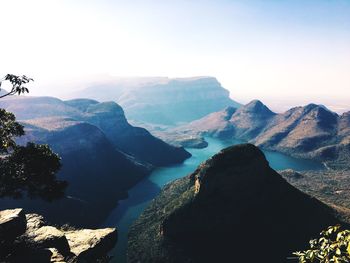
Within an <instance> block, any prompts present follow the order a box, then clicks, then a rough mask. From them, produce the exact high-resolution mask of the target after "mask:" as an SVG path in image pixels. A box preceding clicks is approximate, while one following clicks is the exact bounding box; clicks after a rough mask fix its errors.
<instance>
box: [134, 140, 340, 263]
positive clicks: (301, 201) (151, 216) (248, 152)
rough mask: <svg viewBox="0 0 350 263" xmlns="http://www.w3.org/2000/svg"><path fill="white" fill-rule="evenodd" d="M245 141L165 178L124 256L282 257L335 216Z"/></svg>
mask: <svg viewBox="0 0 350 263" xmlns="http://www.w3.org/2000/svg"><path fill="white" fill-rule="evenodd" d="M333 213H334V211H333V210H332V209H330V208H329V207H327V206H326V205H324V204H323V203H321V202H320V201H318V200H317V199H314V198H311V197H310V196H308V195H306V194H304V193H302V192H300V191H299V190H297V189H296V188H294V187H293V186H291V185H290V184H288V183H287V182H286V181H285V180H284V179H283V178H282V177H281V176H280V175H279V174H278V173H277V172H275V171H274V170H273V169H271V168H270V167H269V164H268V162H267V161H266V159H265V157H264V154H263V153H262V152H261V151H260V150H259V149H258V148H257V147H255V146H253V145H251V144H243V145H238V146H233V147H229V148H226V149H224V150H222V151H221V152H219V153H218V154H216V155H214V156H213V157H212V158H210V159H208V160H207V161H206V162H204V163H202V164H201V165H200V166H199V167H198V168H197V170H196V171H194V172H193V173H192V174H190V175H188V176H186V177H184V178H182V179H179V180H176V181H174V182H173V183H170V184H168V185H167V186H166V187H165V188H164V189H163V190H162V192H161V194H160V195H159V196H158V197H157V198H156V199H155V200H154V201H153V202H152V203H151V204H150V206H149V207H148V208H147V209H146V210H145V211H144V213H143V214H142V215H141V217H140V218H139V219H138V220H137V221H136V222H135V224H134V225H133V227H132V228H131V231H130V235H129V248H128V259H129V262H140V261H141V262H254V263H255V262H266V263H267V262H270V263H271V262H273V263H274V262H276V263H280V262H285V261H286V258H287V257H289V256H291V253H292V252H293V251H295V250H298V249H301V248H303V247H304V246H305V244H307V242H308V240H309V239H310V238H311V237H314V236H317V235H318V233H319V232H320V231H321V230H322V229H324V228H325V227H327V226H328V225H332V224H335V223H337V222H338V220H337V219H336V218H335V217H334V215H333Z"/></svg>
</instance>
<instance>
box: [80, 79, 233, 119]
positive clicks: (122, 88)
mask: <svg viewBox="0 0 350 263" xmlns="http://www.w3.org/2000/svg"><path fill="white" fill-rule="evenodd" d="M83 94H84V96H85V97H88V98H93V99H97V100H100V101H106V100H111V99H112V100H114V101H116V102H117V103H118V104H120V105H121V106H122V107H123V108H124V110H125V113H126V116H127V118H128V119H131V120H136V121H141V122H148V123H158V124H168V125H173V124H176V123H181V122H189V121H192V120H195V119H198V118H201V117H203V116H205V115H207V114H209V113H212V112H215V111H219V110H221V109H223V108H225V107H227V106H234V107H239V106H240V104H239V103H237V102H235V101H233V100H231V99H230V98H229V92H228V91H227V90H226V89H224V88H223V87H222V86H221V84H220V83H219V82H218V81H217V79H216V78H213V77H195V78H181V79H168V78H135V79H120V80H115V81H112V82H109V83H100V84H94V85H91V86H90V87H89V88H87V89H85V90H84V91H83V92H82V93H79V96H83Z"/></svg>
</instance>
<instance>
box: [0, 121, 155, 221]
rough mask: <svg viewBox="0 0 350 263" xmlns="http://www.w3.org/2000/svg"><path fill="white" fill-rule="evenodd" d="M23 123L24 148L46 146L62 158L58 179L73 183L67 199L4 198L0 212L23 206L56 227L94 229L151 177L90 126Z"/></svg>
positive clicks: (143, 166) (67, 192)
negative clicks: (33, 144) (33, 143)
mask: <svg viewBox="0 0 350 263" xmlns="http://www.w3.org/2000/svg"><path fill="white" fill-rule="evenodd" d="M23 124H24V125H25V126H26V132H27V136H26V137H23V138H21V139H20V143H26V142H27V141H36V142H37V143H47V144H49V145H50V146H51V147H52V149H53V150H54V151H55V152H57V153H58V154H59V155H60V156H61V158H62V169H61V170H60V171H59V173H58V174H57V177H58V178H59V179H61V180H66V181H67V182H68V183H69V184H68V187H67V190H66V197H65V198H63V199H61V200H58V201H55V202H51V203H48V202H45V201H41V200H38V199H28V198H23V199H16V200H12V199H1V200H0V207H1V208H11V207H23V208H25V209H26V210H27V211H29V212H36V213H40V214H43V215H45V217H47V219H48V220H49V221H50V222H53V223H55V224H56V223H57V224H62V223H70V224H72V225H75V226H84V227H86V226H88V227H94V226H96V225H98V224H99V222H101V221H102V220H103V219H104V218H105V217H106V216H107V215H108V213H109V211H110V210H111V209H113V208H114V207H115V206H116V205H117V202H118V200H120V199H122V198H123V197H125V196H126V192H127V190H128V189H129V188H130V187H131V186H132V185H134V184H135V183H136V182H138V181H139V180H141V179H142V178H143V177H144V176H146V175H147V174H148V173H149V172H150V168H149V167H148V166H146V165H144V164H139V163H137V162H135V161H134V160H132V159H130V158H129V157H128V156H126V155H125V154H123V153H121V152H119V151H117V150H116V149H115V147H114V146H113V145H112V144H111V143H110V142H109V140H108V139H107V137H106V136H105V134H104V133H103V132H102V131H101V130H100V129H98V128H97V127H96V126H93V125H91V124H89V123H86V122H79V121H75V120H72V119H67V118H66V119H65V118H62V117H52V118H45V119H42V118H41V119H35V120H27V121H25V122H23ZM91 211H94V213H91Z"/></svg>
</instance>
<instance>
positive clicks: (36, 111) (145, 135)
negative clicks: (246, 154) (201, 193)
mask: <svg viewBox="0 0 350 263" xmlns="http://www.w3.org/2000/svg"><path fill="white" fill-rule="evenodd" d="M0 107H2V108H5V109H6V110H8V111H11V112H13V113H14V114H15V115H16V117H17V119H18V120H30V119H37V120H36V122H40V120H39V119H42V118H45V117H50V118H51V117H69V118H72V119H74V120H77V121H84V122H87V123H90V124H92V125H94V126H97V127H98V128H100V129H101V130H102V131H103V132H104V133H105V135H106V136H107V138H108V139H109V140H110V141H111V142H112V143H113V144H114V146H115V147H117V149H118V150H121V151H124V152H125V153H127V154H130V155H132V156H134V157H135V158H138V159H140V160H141V161H146V162H149V163H151V164H153V165H156V166H162V165H168V164H174V163H179V162H182V161H183V160H185V159H186V158H188V157H189V156H190V154H189V153H188V152H186V151H185V150H184V149H183V148H179V147H173V146H171V145H168V144H166V143H164V142H163V141H161V140H159V139H157V138H155V137H154V136H152V135H151V134H150V133H149V132H148V131H147V130H145V129H142V128H137V127H133V126H131V125H130V124H129V123H128V122H127V120H126V118H125V116H124V112H123V109H122V108H121V107H120V106H119V105H118V104H116V103H114V102H104V103H99V102H97V101H94V100H88V99H77V100H71V101H67V102H64V101H61V100H59V99H56V98H51V97H18V98H9V99H3V100H1V101H0ZM42 120H44V119H42ZM51 124H52V125H54V124H53V122H51ZM39 126H40V125H39ZM37 140H41V139H40V138H37ZM41 141H42V140H41Z"/></svg>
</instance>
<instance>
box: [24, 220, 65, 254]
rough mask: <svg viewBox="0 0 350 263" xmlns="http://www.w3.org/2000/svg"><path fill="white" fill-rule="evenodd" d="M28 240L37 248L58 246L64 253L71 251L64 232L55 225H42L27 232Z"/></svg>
mask: <svg viewBox="0 0 350 263" xmlns="http://www.w3.org/2000/svg"><path fill="white" fill-rule="evenodd" d="M27 236H28V241H29V243H31V244H32V245H33V246H34V247H36V248H57V250H58V251H60V252H61V253H63V254H68V253H69V251H70V248H69V244H68V241H67V238H66V236H65V235H64V233H63V232H62V231H60V230H58V229H57V228H55V227H53V226H42V227H40V228H38V229H36V230H34V231H32V232H27Z"/></svg>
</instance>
